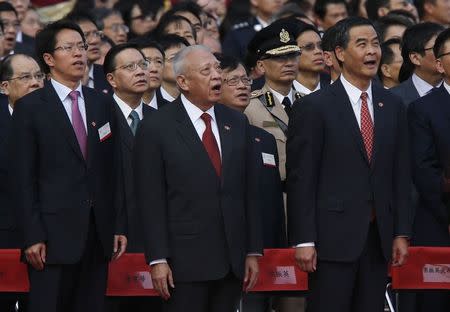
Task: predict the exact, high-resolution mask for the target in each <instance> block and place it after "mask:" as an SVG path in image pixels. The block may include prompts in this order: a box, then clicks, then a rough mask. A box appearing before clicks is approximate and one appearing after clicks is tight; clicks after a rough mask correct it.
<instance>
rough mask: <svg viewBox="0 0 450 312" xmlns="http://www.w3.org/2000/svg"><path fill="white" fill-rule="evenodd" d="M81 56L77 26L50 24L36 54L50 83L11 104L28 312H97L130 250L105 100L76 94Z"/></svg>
mask: <svg viewBox="0 0 450 312" xmlns="http://www.w3.org/2000/svg"><path fill="white" fill-rule="evenodd" d="M86 50H87V44H86V42H85V39H84V34H83V32H82V31H81V29H80V28H79V27H78V25H76V24H74V23H72V22H68V21H59V22H56V23H53V24H49V25H47V26H46V27H45V28H44V29H43V30H42V31H41V32H39V33H38V35H37V37H36V51H37V54H38V57H39V62H40V63H41V66H42V68H43V69H44V72H45V73H46V74H48V75H49V77H51V79H50V81H48V82H46V83H45V85H44V87H43V88H42V89H39V90H35V91H34V92H31V93H30V94H28V95H26V96H24V97H22V98H21V99H19V100H18V101H17V102H16V103H17V105H15V110H14V115H13V123H12V137H13V140H11V148H10V156H11V166H10V168H11V171H10V172H12V173H13V174H10V185H11V193H12V196H13V205H14V209H15V210H16V211H17V215H18V218H17V223H18V228H19V231H20V234H21V237H22V238H23V242H22V243H23V244H22V250H23V254H22V260H24V261H26V262H27V264H28V273H29V274H28V276H29V282H30V292H29V300H30V305H29V311H30V312H34V311H48V312H59V311H67V310H68V309H70V311H83V312H86V311H93V312H94V311H95V312H98V311H100V312H101V311H103V310H104V299H105V290H106V278H107V264H108V260H109V259H110V258H111V257H112V258H113V259H117V258H119V257H120V256H121V255H122V254H123V253H124V252H125V249H126V244H127V240H126V237H125V236H124V233H125V231H126V215H125V211H124V210H123V209H122V207H121V206H120V207H119V206H118V205H117V204H118V203H119V200H118V198H113V197H114V196H115V194H117V195H119V194H120V190H121V186H120V185H119V184H120V183H121V181H119V180H118V179H117V177H118V176H119V174H117V170H115V168H117V166H116V164H117V163H118V162H117V161H116V159H115V158H116V157H117V156H119V155H120V151H119V150H118V149H117V147H118V145H117V144H115V142H116V140H117V139H118V131H117V128H116V125H115V123H114V118H113V117H112V111H111V110H112V103H111V100H110V99H109V98H107V97H106V96H104V95H102V94H101V93H99V92H97V91H95V90H93V89H91V88H86V87H83V86H82V85H81V79H82V78H83V75H84V73H85V66H86V62H87V56H86ZM116 207H118V208H117V209H116Z"/></svg>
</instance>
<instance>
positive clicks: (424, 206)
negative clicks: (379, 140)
mask: <svg viewBox="0 0 450 312" xmlns="http://www.w3.org/2000/svg"><path fill="white" fill-rule="evenodd" d="M449 103H450V94H449V93H448V92H447V90H446V89H445V87H444V86H441V87H440V88H439V90H437V91H435V92H433V93H431V94H428V95H426V96H424V97H422V98H420V99H418V100H417V101H415V102H413V103H411V104H410V106H409V108H408V120H409V129H410V136H411V140H410V141H411V156H412V157H411V158H412V164H413V178H414V184H415V185H416V188H417V190H418V192H419V196H420V201H419V205H418V207H417V211H416V216H415V222H414V237H413V239H414V240H413V242H414V243H415V244H416V245H424V246H450V235H449V233H448V226H449V224H450V212H449V210H448V205H449V203H450V201H449V199H450V198H449V196H448V194H445V193H444V192H443V188H442V178H443V176H444V170H446V169H447V171H448V170H449V169H450V107H449Z"/></svg>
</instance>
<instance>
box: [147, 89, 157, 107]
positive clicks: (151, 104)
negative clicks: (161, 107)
mask: <svg viewBox="0 0 450 312" xmlns="http://www.w3.org/2000/svg"><path fill="white" fill-rule="evenodd" d="M147 105H148V106H151V107H153V108H154V109H158V99H157V96H156V92H155V93H154V94H153V97H152V99H151V100H150V102H149V103H147Z"/></svg>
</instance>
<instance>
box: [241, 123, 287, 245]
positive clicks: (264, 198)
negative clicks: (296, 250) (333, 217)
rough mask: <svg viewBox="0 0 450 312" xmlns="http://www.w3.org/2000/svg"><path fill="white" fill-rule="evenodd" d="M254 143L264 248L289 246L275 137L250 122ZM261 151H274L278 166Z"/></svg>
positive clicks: (270, 153)
mask: <svg viewBox="0 0 450 312" xmlns="http://www.w3.org/2000/svg"><path fill="white" fill-rule="evenodd" d="M250 134H251V137H252V139H253V143H254V144H255V149H254V150H255V154H254V160H253V163H254V164H255V165H256V166H257V169H256V170H257V173H258V182H259V187H260V190H259V197H260V203H261V210H260V214H261V219H262V226H263V243H264V248H283V247H286V244H287V242H286V227H285V222H286V221H285V220H286V219H285V216H284V202H283V188H282V185H281V178H280V172H279V170H278V165H279V163H278V152H277V143H276V141H275V137H274V136H273V135H272V134H270V133H269V132H267V131H265V130H264V129H261V128H259V127H255V126H250ZM262 153H266V154H269V155H273V157H274V159H275V166H271V165H270V164H268V163H266V164H264V161H263V158H262Z"/></svg>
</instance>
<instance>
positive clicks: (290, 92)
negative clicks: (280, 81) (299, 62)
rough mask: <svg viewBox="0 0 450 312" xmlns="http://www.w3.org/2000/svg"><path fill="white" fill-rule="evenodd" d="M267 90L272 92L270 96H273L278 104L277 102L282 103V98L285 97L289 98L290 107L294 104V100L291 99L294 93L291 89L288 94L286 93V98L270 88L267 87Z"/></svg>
mask: <svg viewBox="0 0 450 312" xmlns="http://www.w3.org/2000/svg"><path fill="white" fill-rule="evenodd" d="M269 90H270V91H271V92H272V94H273V95H274V96H275V98H276V99H277V100H278V102H279V103H280V104H281V103H282V102H283V100H284V98H285V97H286V96H287V97H288V98H289V100H290V101H291V105H292V103H294V99H293V95H294V92H293V89H292V88H291V89H290V90H289V93H288V95H286V96H284V95H283V94H281V93H279V92H277V91H275V90H273V89H272V88H270V87H269Z"/></svg>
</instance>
